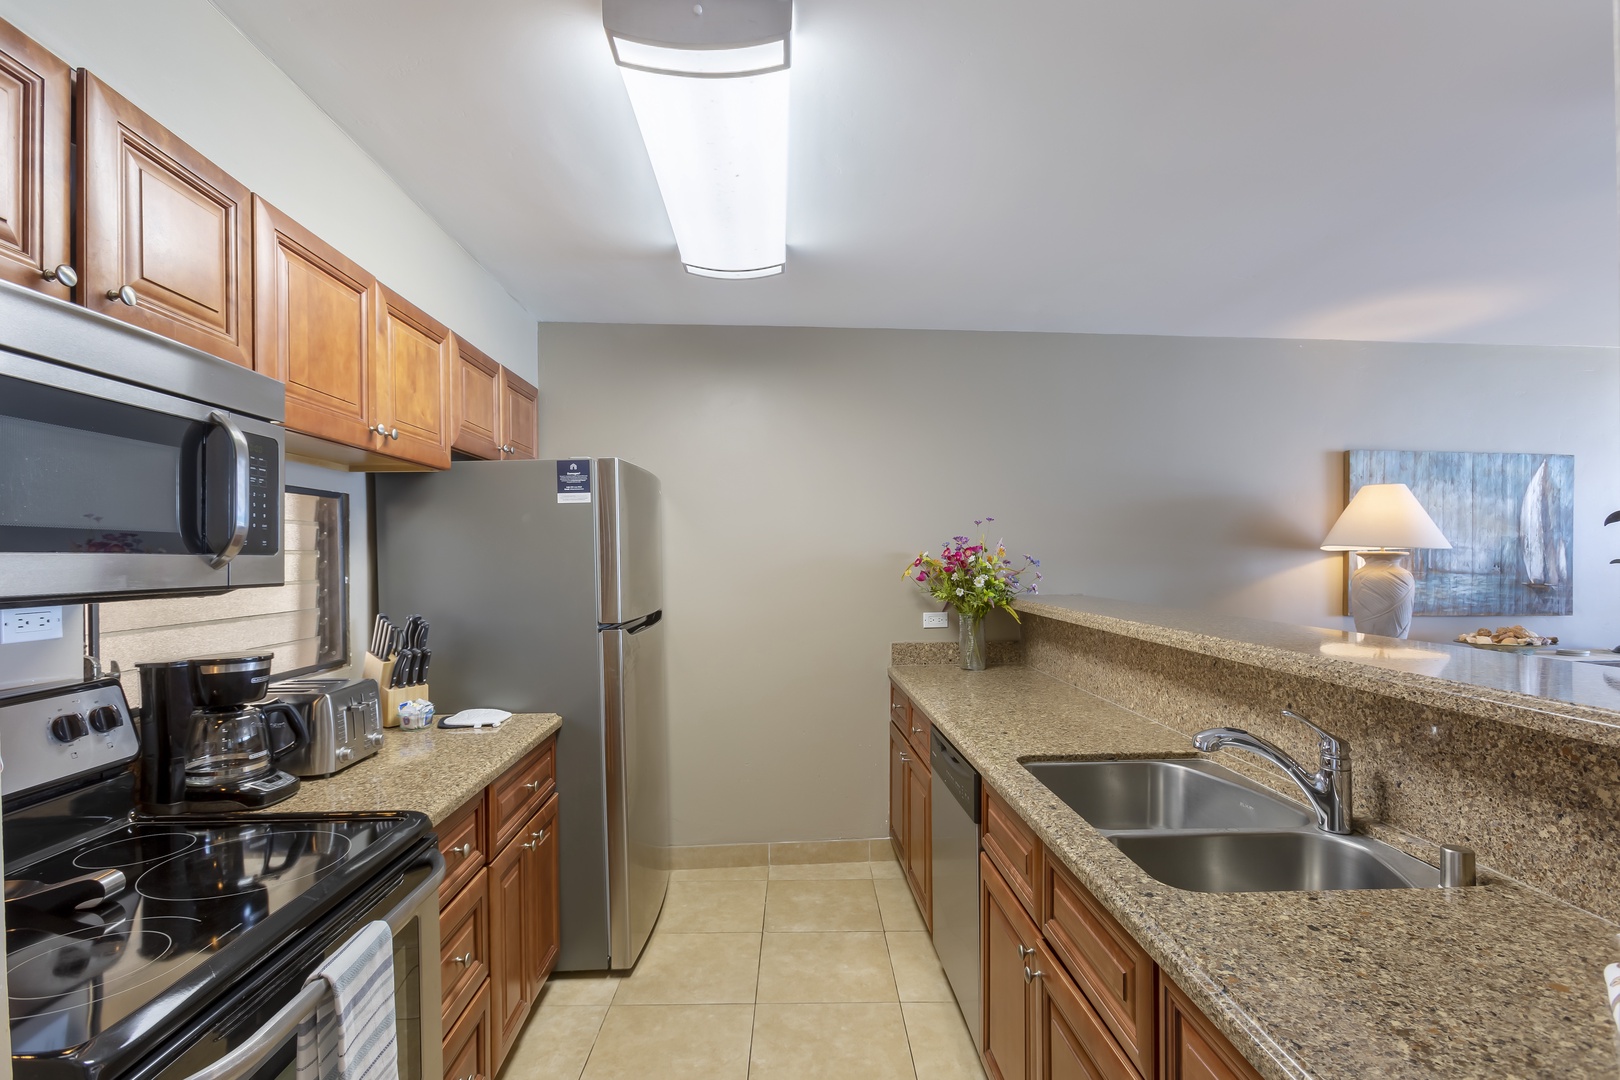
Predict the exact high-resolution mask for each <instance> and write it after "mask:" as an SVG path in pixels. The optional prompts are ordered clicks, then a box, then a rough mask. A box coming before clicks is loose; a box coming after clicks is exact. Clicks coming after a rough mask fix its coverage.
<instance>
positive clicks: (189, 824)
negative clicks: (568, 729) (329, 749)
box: [6, 814, 426, 1064]
mask: <svg viewBox="0 0 1620 1080" xmlns="http://www.w3.org/2000/svg"><path fill="white" fill-rule="evenodd" d="M425 831H426V819H425V818H422V817H421V816H420V815H417V814H392V815H366V816H353V817H339V818H325V817H293V816H254V817H238V818H233V819H206V820H205V819H189V818H188V819H165V820H161V821H159V820H153V821H138V822H135V823H133V824H126V825H123V826H121V827H117V828H113V829H111V830H108V831H106V832H103V833H100V834H98V835H95V836H93V837H90V838H89V839H87V840H85V841H84V842H83V843H81V844H80V845H78V846H76V847H73V848H71V849H68V850H65V851H61V852H58V853H56V854H54V855H51V856H49V857H47V858H44V859H41V860H39V861H37V862H33V863H31V864H28V865H25V866H7V868H6V870H7V876H8V877H10V878H22V879H28V880H33V881H41V882H46V883H50V882H55V881H61V880H65V879H68V878H72V877H77V876H79V875H81V874H87V873H91V872H93V871H96V870H107V869H117V870H120V871H122V872H123V874H124V879H125V887H124V891H123V892H122V893H121V894H119V895H117V896H114V897H112V898H111V899H109V900H108V901H107V902H106V903H103V904H102V905H101V906H99V907H97V908H95V909H93V910H89V911H78V910H73V909H71V908H68V909H67V910H52V911H37V910H32V909H28V908H19V906H18V905H17V904H8V905H7V910H6V971H7V981H8V983H9V990H10V998H11V1045H12V1053H13V1054H15V1055H38V1056H42V1057H47V1058H49V1057H58V1056H63V1055H73V1056H74V1057H77V1058H81V1059H83V1061H84V1063H85V1064H89V1063H90V1062H91V1060H93V1059H100V1058H106V1057H108V1056H119V1055H120V1054H122V1053H123V1052H126V1051H128V1050H129V1048H130V1046H131V1045H132V1043H133V1042H135V1041H136V1040H140V1041H142V1042H147V1043H149V1042H150V1041H151V1040H152V1039H154V1038H157V1037H161V1036H162V1035H165V1034H166V1033H167V1032H168V1031H170V1030H172V1029H173V1028H174V1027H175V1026H177V1025H178V1024H179V1023H181V1022H182V1021H184V1020H185V1019H186V1018H187V1017H189V1016H190V1015H192V1014H194V1013H195V1012H196V1011H197V1010H198V1009H199V1008H201V1007H202V1006H203V1005H204V1004H206V1003H207V1002H208V1001H209V1000H210V999H211V998H212V997H213V996H214V995H216V994H218V993H220V992H221V990H222V989H223V988H226V987H229V986H230V985H231V983H232V982H233V980H234V979H235V978H236V977H237V976H238V975H240V974H241V973H243V972H245V971H246V970H247V969H248V968H249V967H251V966H252V965H253V964H254V963H255V962H256V961H258V960H261V959H263V958H264V957H265V956H267V955H268V954H269V953H271V952H273V951H275V950H276V949H277V948H278V947H279V946H281V945H282V944H285V943H286V942H287V941H289V940H290V939H291V938H292V936H294V935H295V934H296V933H297V931H298V930H300V929H302V928H304V927H307V926H309V925H311V924H312V923H314V922H315V921H318V920H319V918H320V917H321V916H322V915H324V914H325V913H326V912H327V911H329V910H330V909H331V908H333V907H334V906H336V905H337V904H338V903H339V902H341V901H342V900H343V899H344V898H345V897H347V896H348V895H350V894H351V893H353V892H355V891H356V890H357V889H360V888H362V887H363V886H364V885H365V884H366V883H367V882H368V881H369V880H370V879H371V878H372V877H373V876H374V875H375V874H377V873H379V872H380V871H381V870H382V869H383V868H385V867H386V866H387V865H389V864H390V863H392V862H393V861H394V860H395V859H396V858H398V857H399V856H400V855H402V854H404V852H405V851H406V850H407V849H408V848H410V847H411V846H412V842H413V841H414V840H415V839H416V838H417V837H419V836H421V835H423V834H424V833H425ZM160 1029H161V1030H160Z"/></svg>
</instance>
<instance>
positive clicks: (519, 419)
mask: <svg viewBox="0 0 1620 1080" xmlns="http://www.w3.org/2000/svg"><path fill="white" fill-rule="evenodd" d="M501 439H502V445H503V446H504V447H505V448H506V456H507V458H509V459H510V460H512V461H533V460H534V459H535V458H536V457H537V456H538V455H539V452H540V391H539V390H538V389H537V388H535V387H534V386H533V385H531V384H530V383H528V382H525V381H524V380H522V379H520V378H518V377H517V376H516V375H514V374H512V373H511V372H510V371H508V370H506V369H505V368H502V369H501Z"/></svg>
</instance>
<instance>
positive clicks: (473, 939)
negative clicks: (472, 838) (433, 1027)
mask: <svg viewBox="0 0 1620 1080" xmlns="http://www.w3.org/2000/svg"><path fill="white" fill-rule="evenodd" d="M488 976H489V872H488V871H487V870H480V871H478V873H477V875H476V876H475V877H474V878H473V879H472V881H471V882H470V883H469V884H468V885H467V887H466V888H465V889H462V890H461V891H460V892H459V893H457V894H456V897H455V899H454V900H451V901H450V904H449V906H447V907H446V908H445V909H444V910H443V911H442V912H441V913H440V914H439V985H440V986H441V987H442V988H443V997H444V1002H443V1005H444V1022H445V1024H446V1026H448V1025H449V1023H450V1021H451V1020H452V1019H453V1018H455V1017H457V1016H459V1015H461V1012H462V1010H463V1009H465V1008H466V1007H467V1006H468V1005H469V1004H471V1003H472V999H473V998H475V997H477V996H478V991H479V990H480V989H481V988H482V987H483V985H484V980H485V979H486V978H488Z"/></svg>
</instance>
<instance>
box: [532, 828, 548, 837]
mask: <svg viewBox="0 0 1620 1080" xmlns="http://www.w3.org/2000/svg"><path fill="white" fill-rule="evenodd" d="M529 835H530V836H532V837H534V838H535V839H536V840H544V839H545V838H546V830H545V829H541V830H540V831H539V832H532V833H530V834H529Z"/></svg>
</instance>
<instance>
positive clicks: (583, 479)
mask: <svg viewBox="0 0 1620 1080" xmlns="http://www.w3.org/2000/svg"><path fill="white" fill-rule="evenodd" d="M557 501H558V502H560V503H588V502H590V501H591V461H590V459H589V458H581V459H579V460H577V461H559V462H557Z"/></svg>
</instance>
